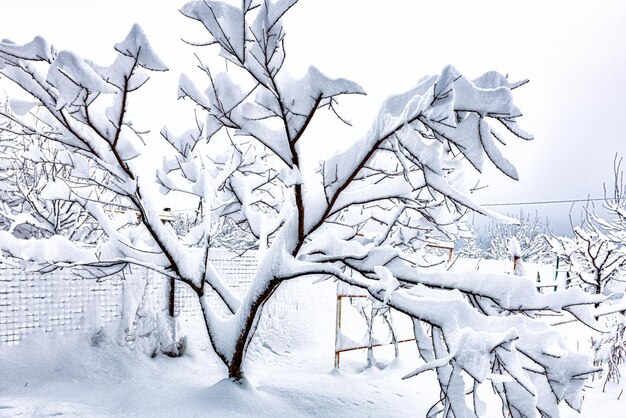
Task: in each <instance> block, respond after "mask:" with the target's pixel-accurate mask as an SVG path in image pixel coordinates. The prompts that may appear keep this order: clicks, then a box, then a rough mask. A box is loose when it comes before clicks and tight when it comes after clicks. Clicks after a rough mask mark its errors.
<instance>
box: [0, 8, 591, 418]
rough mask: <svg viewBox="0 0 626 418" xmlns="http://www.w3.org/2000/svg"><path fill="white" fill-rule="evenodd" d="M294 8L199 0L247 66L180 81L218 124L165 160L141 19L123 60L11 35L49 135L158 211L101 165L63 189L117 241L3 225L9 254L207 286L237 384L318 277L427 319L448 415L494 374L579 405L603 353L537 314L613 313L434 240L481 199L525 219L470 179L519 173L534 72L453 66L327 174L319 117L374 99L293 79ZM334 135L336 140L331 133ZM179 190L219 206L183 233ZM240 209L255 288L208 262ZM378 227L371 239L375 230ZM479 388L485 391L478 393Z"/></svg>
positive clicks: (545, 400)
mask: <svg viewBox="0 0 626 418" xmlns="http://www.w3.org/2000/svg"><path fill="white" fill-rule="evenodd" d="M295 3H296V1H295V0H280V1H265V2H256V1H250V0H244V1H243V2H242V3H241V7H235V6H231V5H229V4H225V3H222V2H219V1H211V0H204V1H194V2H190V3H188V4H187V5H185V6H184V7H183V8H182V10H181V11H182V13H183V14H184V15H185V16H187V17H189V18H190V19H192V20H195V21H198V22H200V23H201V24H202V26H203V27H204V28H205V29H206V30H207V32H208V35H210V37H211V40H210V41H209V42H207V43H206V45H205V46H208V47H209V48H215V49H217V50H218V51H217V52H218V53H219V55H220V56H221V57H223V58H224V59H225V60H226V61H227V62H228V72H225V71H216V68H210V66H208V65H206V64H204V63H201V64H200V66H199V67H200V70H201V75H202V76H203V77H204V78H203V81H202V83H203V85H202V86H198V84H197V83H199V82H200V81H197V80H196V81H194V80H193V79H192V77H191V76H189V75H185V74H183V75H182V76H181V79H180V88H179V98H183V99H185V100H189V101H191V102H192V103H194V104H195V105H196V106H197V107H198V109H199V110H200V111H201V112H203V113H204V114H205V116H206V122H199V121H198V123H197V125H196V126H195V127H193V128H192V129H190V130H189V131H188V132H186V133H185V134H184V135H182V136H176V135H173V134H172V133H171V132H169V131H168V130H167V129H163V130H162V131H161V136H162V138H163V139H164V140H165V141H166V143H167V144H169V148H168V151H167V155H166V156H165V158H164V161H163V165H162V166H161V167H160V168H159V169H157V170H155V171H154V172H150V170H146V169H145V166H143V165H142V158H141V156H142V154H143V152H144V151H145V150H146V145H145V144H147V143H153V142H154V141H157V140H159V137H158V136H153V135H151V134H149V133H147V131H146V130H144V129H143V128H140V127H137V126H135V125H133V124H132V123H131V122H130V121H131V119H130V118H131V116H130V114H131V113H132V112H131V110H132V107H128V103H129V101H130V100H131V98H132V97H133V96H134V95H136V94H138V93H137V91H140V90H141V88H142V86H144V85H145V83H146V82H147V81H148V79H149V76H148V74H149V73H150V72H155V71H156V72H158V71H166V70H167V66H166V65H165V63H163V62H162V61H161V59H159V57H158V56H157V54H156V52H155V50H154V48H153V47H152V46H151V44H150V43H149V42H148V40H147V37H146V35H145V34H144V32H143V31H142V30H141V28H140V27H139V26H138V25H135V26H134V27H133V28H132V29H131V31H130V33H129V35H128V36H127V38H126V39H125V40H124V41H123V42H121V43H118V44H116V45H115V50H116V51H117V57H116V59H115V61H114V62H113V63H112V64H111V65H109V66H100V65H97V64H95V63H93V62H91V61H87V60H85V59H83V58H81V57H79V56H77V55H76V54H74V53H72V52H69V51H63V50H61V51H58V50H56V49H55V48H52V47H50V45H48V44H47V43H46V41H44V40H43V39H42V38H35V39H34V40H33V41H32V42H30V43H28V44H26V45H21V46H20V45H15V44H14V43H11V42H6V41H5V42H2V43H0V73H1V74H3V75H4V76H5V77H7V78H9V79H11V80H13V81H14V82H15V83H16V84H17V85H19V86H20V87H22V88H23V89H24V90H25V91H26V92H27V93H29V94H30V95H31V96H32V97H33V100H34V101H35V104H36V106H37V107H38V108H39V113H40V114H39V118H40V120H42V121H43V122H44V123H45V124H46V125H45V131H46V133H47V138H49V139H50V140H51V141H54V142H56V143H57V144H59V146H60V147H61V148H62V149H63V150H64V151H66V152H68V153H70V154H71V155H77V156H80V157H81V158H83V159H84V160H85V161H86V164H87V166H88V167H94V168H96V167H97V168H98V169H99V170H103V171H104V172H107V173H108V174H109V178H108V182H107V183H106V188H107V190H108V191H110V192H113V193H114V194H115V195H116V197H117V198H118V204H119V205H123V206H125V207H127V208H128V209H129V211H131V212H133V213H134V212H137V213H139V215H140V216H139V222H138V223H137V224H135V223H130V222H122V220H121V219H118V217H113V219H110V218H109V217H108V216H105V215H104V210H103V207H104V206H105V205H106V204H108V203H109V202H106V201H101V200H99V199H98V195H94V194H93V193H89V192H90V190H92V188H93V187H96V185H98V184H97V183H96V182H95V180H94V179H92V178H88V179H85V181H86V182H87V183H88V184H89V186H90V187H91V188H90V187H84V188H75V187H71V184H69V183H68V182H60V183H58V185H57V187H54V190H52V191H51V192H50V193H49V194H47V198H48V199H50V200H59V199H64V200H68V201H71V202H77V203H78V204H80V205H81V207H83V208H84V209H85V210H86V211H87V212H88V213H89V214H90V216H92V217H93V218H94V219H95V220H97V222H98V223H99V226H100V228H102V231H103V234H104V237H105V239H104V240H103V242H101V243H99V244H98V246H97V248H95V249H85V248H81V247H80V246H78V245H77V244H75V243H74V242H72V241H71V240H69V239H67V238H64V237H61V236H54V237H52V238H54V240H55V241H54V245H55V247H54V251H52V250H51V242H52V238H51V239H41V240H39V241H29V242H26V241H23V240H21V239H19V238H18V237H15V236H13V235H4V236H3V237H2V238H3V239H2V240H0V249H1V250H2V251H3V252H4V253H7V254H10V255H13V256H19V257H22V258H24V259H28V260H30V261H32V262H45V263H52V264H55V265H59V264H61V265H66V266H77V265H78V266H82V267H84V268H90V267H102V266H104V265H106V266H111V265H119V264H137V265H142V266H145V267H148V268H151V269H153V270H155V271H157V272H160V273H162V274H163V275H164V276H167V277H169V278H173V279H175V280H178V281H180V282H182V283H185V284H186V285H187V286H189V288H190V289H191V290H192V291H193V292H194V293H195V294H196V295H197V297H198V300H199V302H200V306H201V308H202V311H203V317H202V318H203V320H204V322H205V325H206V329H207V332H208V335H209V339H210V342H211V344H212V347H213V349H214V350H215V352H216V354H217V355H218V356H219V358H220V359H221V360H222V361H223V362H224V364H225V365H226V366H227V368H228V373H229V375H230V377H231V378H232V379H234V380H236V381H241V380H242V379H243V377H244V376H243V361H244V358H245V354H246V350H247V348H248V346H249V344H250V341H251V339H252V338H253V336H254V332H255V330H256V327H257V325H258V323H259V318H260V316H261V314H262V311H263V306H264V305H265V303H266V302H267V301H268V300H269V299H270V298H271V296H272V295H273V294H274V292H275V291H276V290H277V289H278V288H279V286H280V285H281V283H284V282H285V281H288V280H291V279H295V278H298V277H302V276H307V275H319V276H321V277H325V276H332V277H334V278H335V279H337V280H341V281H343V282H345V283H347V284H349V285H352V286H356V287H360V288H362V289H366V290H367V291H368V292H369V293H370V295H372V297H373V298H375V299H376V300H378V301H379V302H381V303H383V304H385V305H387V306H389V307H392V308H394V309H397V310H399V311H401V312H404V313H406V314H408V315H410V316H411V317H412V318H413V319H414V325H415V327H414V328H415V335H416V338H417V341H418V348H419V352H420V355H421V357H422V359H424V360H425V361H426V364H425V365H423V366H420V367H419V368H417V369H416V370H415V371H414V372H412V373H411V374H410V375H415V374H417V373H420V372H422V371H425V370H435V372H436V376H437V381H438V382H439V386H440V389H441V402H440V403H438V404H437V405H436V406H435V407H434V409H433V411H435V410H438V408H439V406H440V405H441V407H442V409H441V412H442V413H443V415H444V416H456V417H460V416H476V415H480V414H481V413H482V409H481V401H480V399H479V397H478V391H476V390H475V389H476V388H477V387H478V386H479V385H480V384H483V383H487V384H489V383H490V384H491V385H492V386H493V387H494V388H495V390H496V391H497V393H498V394H499V395H500V398H501V401H502V404H503V414H505V415H506V414H509V415H510V416H513V417H534V416H536V415H537V413H538V411H539V413H541V414H543V415H548V416H551V415H558V404H559V402H561V401H562V400H565V401H566V402H567V403H569V404H570V405H572V406H573V407H575V408H576V407H578V406H579V405H580V400H581V399H580V393H579V391H580V389H581V387H582V385H583V382H584V379H585V377H586V376H587V375H588V374H589V373H591V372H592V371H593V370H594V368H593V367H592V365H591V361H590V359H589V358H586V357H585V356H582V355H579V354H577V353H573V352H570V351H568V350H567V349H566V348H565V347H564V345H563V344H562V343H561V342H560V340H559V337H558V335H557V334H556V333H554V332H553V331H552V330H551V329H550V328H549V327H548V326H547V325H544V324H542V323H540V322H537V321H535V320H534V319H533V317H534V316H535V315H536V314H537V313H539V312H541V311H542V310H550V311H556V312H559V311H567V312H570V313H572V314H573V315H575V316H576V317H578V318H580V319H582V320H584V321H585V322H586V323H588V324H590V325H592V326H595V322H594V320H593V317H592V316H591V315H589V313H588V311H587V309H586V308H587V305H588V304H593V303H595V302H597V301H598V300H599V299H598V297H596V296H594V295H590V294H587V293H585V292H582V291H580V290H577V289H572V290H569V291H566V292H563V293H558V294H557V293H555V294H549V295H540V294H538V293H537V292H536V290H535V289H534V286H533V285H532V283H529V282H528V281H527V280H526V279H524V278H518V277H506V276H502V275H480V274H478V273H475V272H472V273H466V274H458V273H451V272H439V271H432V270H429V269H426V268H424V267H423V266H422V265H421V260H420V258H419V255H418V254H417V253H416V252H415V249H419V248H421V247H422V246H423V245H424V243H426V242H429V240H430V239H433V238H440V239H447V240H450V239H452V238H454V236H455V235H456V234H457V232H458V231H459V221H460V220H461V219H462V217H463V216H464V215H465V213H466V212H467V211H468V210H472V211H475V212H478V213H481V214H484V215H487V216H490V217H492V218H493V219H497V220H500V221H503V222H507V221H509V219H508V218H506V217H503V216H501V215H498V214H496V213H493V212H490V211H488V210H486V209H484V208H482V207H480V206H479V205H477V204H476V203H474V202H473V201H472V200H471V199H470V198H469V183H470V182H469V181H468V178H469V177H472V176H473V175H474V174H475V173H476V172H477V171H478V172H480V171H481V170H482V169H483V168H484V166H485V165H486V164H493V165H495V167H497V168H498V169H499V170H500V171H502V172H503V173H504V174H505V175H507V176H509V177H512V178H514V179H516V178H517V171H516V169H515V167H514V166H513V164H512V163H510V162H509V161H508V160H507V159H506V158H505V157H504V156H503V155H502V152H501V150H500V146H499V145H498V144H499V143H504V139H503V136H502V134H501V133H499V132H498V129H497V127H498V126H500V127H503V128H504V129H505V130H506V131H509V132H510V133H511V134H512V136H514V137H519V138H522V139H525V140H529V139H532V137H531V136H530V135H529V134H527V133H526V132H524V131H523V130H522V129H521V128H520V127H519V126H518V124H517V118H518V117H520V116H521V111H520V110H519V109H518V108H517V107H516V106H515V105H514V104H513V90H514V89H516V88H518V87H520V86H521V85H523V84H525V81H520V82H512V81H510V80H508V79H507V77H506V76H504V75H502V74H499V73H497V72H488V73H485V74H484V75H482V76H480V77H478V78H475V79H469V78H467V77H465V76H463V74H462V73H461V72H459V71H458V70H457V69H456V68H454V67H452V66H447V67H445V68H444V69H443V70H442V71H441V73H439V74H436V75H432V76H427V77H424V78H421V79H420V80H419V81H418V82H417V84H416V85H415V87H414V88H412V89H410V90H408V91H407V92H404V93H401V94H398V95H395V96H391V97H389V98H388V99H387V100H386V101H385V102H384V103H383V105H382V108H381V110H380V112H379V114H378V116H377V117H376V119H375V120H374V121H373V124H372V127H371V129H370V131H369V132H368V133H367V134H366V135H365V136H364V137H363V138H362V139H360V140H358V141H355V142H354V143H352V144H351V145H350V146H348V147H347V148H346V149H345V150H343V151H341V152H338V153H337V154H335V155H334V156H333V157H331V158H329V159H327V160H325V161H323V162H321V163H320V164H319V165H318V166H317V170H315V171H308V170H307V169H306V167H309V166H311V165H313V164H309V165H307V164H305V162H306V160H307V159H310V158H311V156H308V155H306V154H305V153H303V152H302V149H301V144H302V143H303V142H304V141H315V138H313V137H311V135H309V134H308V133H309V131H308V127H309V126H311V123H315V121H314V120H315V119H316V116H317V114H318V112H321V111H323V110H325V109H326V110H330V111H333V113H331V114H337V109H336V107H337V100H338V97H339V96H342V95H346V94H363V93H364V92H363V89H362V88H361V87H360V86H359V85H358V84H356V83H355V82H352V81H349V80H346V79H341V78H340V79H332V78H330V77H327V76H326V75H324V74H323V73H322V72H321V71H319V70H318V69H316V68H315V67H310V69H309V70H308V72H307V73H306V74H305V75H304V76H303V77H301V78H298V79H296V78H294V77H292V76H290V75H289V74H288V73H287V71H286V70H285V63H286V61H287V59H286V57H287V56H286V54H285V50H284V39H285V30H284V28H283V26H282V22H281V17H282V16H283V15H284V14H285V13H286V12H287V11H288V10H289V9H290V8H291V7H292V6H293V5H294V4H295ZM390 71H391V70H390ZM16 119H17V118H16ZM344 121H345V120H344V119H342V118H339V120H338V123H342V122H344ZM329 125H332V124H329ZM326 128H328V129H329V130H330V133H329V135H328V136H329V137H332V126H326ZM207 142H209V143H208V145H207ZM220 144H222V145H223V144H225V145H226V146H225V147H224V146H220ZM474 168H475V169H476V170H474ZM155 185H158V186H159V187H158V188H157V187H156V186H155ZM170 192H172V193H185V194H187V195H189V196H191V197H192V198H193V199H195V200H196V201H197V202H198V205H199V206H200V207H202V214H201V217H200V221H199V222H198V224H197V225H196V226H194V227H193V228H192V229H190V231H189V232H188V233H187V235H186V236H185V237H184V238H179V237H178V236H176V233H175V231H174V230H173V229H172V228H171V227H167V226H164V225H163V224H162V222H161V220H160V219H159V216H158V210H157V207H158V206H157V204H158V203H159V202H160V199H161V193H170ZM222 219H230V220H231V221H232V222H234V223H235V224H236V225H238V226H240V227H243V228H245V229H246V230H247V231H248V232H249V233H250V234H252V235H254V237H255V239H256V240H257V241H258V245H259V251H260V252H261V254H263V255H262V256H261V259H260V263H259V268H258V271H257V273H256V276H255V277H254V279H253V282H252V285H251V288H250V289H249V291H248V292H247V293H246V294H245V296H243V297H242V298H239V297H237V296H236V295H235V294H234V293H233V292H232V291H231V289H229V287H228V286H226V285H225V284H224V281H223V280H222V278H221V277H220V275H219V274H218V273H217V272H216V270H215V268H213V266H212V265H211V263H210V261H209V259H208V251H209V248H210V247H211V245H212V239H213V237H214V236H215V235H216V233H217V230H218V226H219V225H220V224H221V222H223V221H222ZM362 232H366V233H367V234H368V235H370V236H371V239H369V240H368V241H369V242H365V241H363V240H360V239H359V238H360V237H359V235H360V234H362ZM31 249H32V251H31ZM503 284H505V285H503ZM210 291H211V292H215V294H217V296H218V297H219V298H220V299H221V300H222V301H223V303H224V305H225V306H226V308H227V309H228V311H229V314H228V315H227V317H226V318H224V317H223V316H221V315H220V314H219V313H218V312H217V311H214V310H213V309H212V307H211V306H210V305H209V303H208V297H207V296H208V293H209V292H210ZM424 324H429V326H430V327H431V329H432V332H431V333H430V335H428V334H426V333H425V332H424V328H423V325H424ZM466 384H469V387H470V388H473V390H472V395H473V399H471V400H470V402H469V403H468V402H467V400H468V399H466Z"/></svg>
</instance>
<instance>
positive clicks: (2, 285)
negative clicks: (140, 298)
mask: <svg viewBox="0 0 626 418" xmlns="http://www.w3.org/2000/svg"><path fill="white" fill-rule="evenodd" d="M210 258H211V261H212V262H213V265H214V266H215V267H216V269H217V270H218V271H219V272H220V273H221V274H222V276H223V277H224V279H225V280H226V282H227V283H228V284H229V286H230V287H231V288H232V289H233V291H234V292H235V293H237V294H241V295H243V293H244V292H245V291H246V290H247V289H248V287H249V286H250V282H251V280H252V277H253V276H254V274H255V272H256V268H257V254H256V252H254V251H248V252H246V253H245V254H241V255H240V254H236V253H233V252H228V251H222V250H212V251H211V253H210ZM131 283H132V284H133V285H135V286H140V287H142V288H145V291H144V292H142V293H146V294H148V295H150V296H151V297H155V298H156V301H157V305H158V306H162V307H163V309H164V310H165V309H167V304H166V303H167V302H166V292H165V288H166V285H167V280H165V278H164V277H161V276H160V275H159V274H157V273H154V272H153V271H151V270H147V269H144V268H136V267H133V268H132V269H130V270H128V271H125V272H124V274H118V275H114V276H111V277H108V278H106V279H102V280H93V279H85V278H83V277H81V276H80V275H78V274H76V273H74V272H72V271H70V270H57V271H54V272H52V273H46V274H41V273H36V272H24V271H22V270H21V269H19V268H15V267H9V266H3V265H0V344H10V345H15V344H18V343H19V342H20V341H21V340H22V338H23V337H24V336H26V335H29V334H35V333H38V332H58V333H67V332H74V331H80V330H86V329H88V328H89V327H90V326H92V325H93V324H92V323H91V322H93V321H94V318H97V319H96V320H97V321H99V322H101V323H107V322H111V321H115V320H120V319H121V318H122V315H123V309H124V306H125V298H128V297H132V296H131V294H132V293H133V292H130V291H128V286H129V284H131ZM135 294H136V293H135ZM211 303H212V304H214V305H217V304H219V302H218V300H217V298H215V300H211ZM175 305H176V306H175V314H176V315H177V316H179V315H180V316H181V317H182V319H184V320H193V317H194V316H195V315H198V314H200V313H199V306H198V302H197V298H196V297H195V295H194V294H192V292H191V291H190V290H189V289H188V288H187V287H186V285H181V284H178V283H177V284H176V304H175Z"/></svg>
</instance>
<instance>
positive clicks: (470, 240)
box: [459, 227, 485, 258]
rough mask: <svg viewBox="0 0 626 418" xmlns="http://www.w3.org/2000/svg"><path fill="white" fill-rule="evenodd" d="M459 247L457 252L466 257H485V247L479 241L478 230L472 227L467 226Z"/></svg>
mask: <svg viewBox="0 0 626 418" xmlns="http://www.w3.org/2000/svg"><path fill="white" fill-rule="evenodd" d="M460 242H461V245H462V246H461V248H460V250H459V254H460V255H461V257H466V258H483V257H485V249H484V248H483V245H482V243H481V242H480V237H479V236H478V231H477V230H476V228H474V227H469V228H468V231H467V234H465V236H463V237H462V239H461V241H460Z"/></svg>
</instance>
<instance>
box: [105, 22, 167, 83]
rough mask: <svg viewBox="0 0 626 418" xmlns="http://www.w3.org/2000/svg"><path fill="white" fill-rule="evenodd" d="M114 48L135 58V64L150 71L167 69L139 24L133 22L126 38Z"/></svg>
mask: <svg viewBox="0 0 626 418" xmlns="http://www.w3.org/2000/svg"><path fill="white" fill-rule="evenodd" d="M115 50H116V51H118V52H119V53H120V54H122V55H126V56H127V57H131V58H133V59H135V60H137V64H139V65H140V66H142V67H143V68H145V69H146V70H152V71H167V69H168V68H167V67H166V66H165V64H163V61H161V59H160V58H159V56H158V55H157V54H156V52H155V51H154V49H152V46H151V45H150V41H148V37H147V36H146V34H145V33H144V31H143V29H141V26H139V25H138V24H136V23H135V24H134V25H133V27H132V29H131V30H130V32H129V33H128V35H127V36H126V39H124V41H123V42H120V43H118V44H115Z"/></svg>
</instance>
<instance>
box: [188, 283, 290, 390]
mask: <svg viewBox="0 0 626 418" xmlns="http://www.w3.org/2000/svg"><path fill="white" fill-rule="evenodd" d="M281 283H282V281H281V280H270V281H268V282H267V285H266V286H265V287H264V288H263V289H261V291H260V292H258V293H257V294H256V296H255V297H254V298H253V299H252V300H251V301H248V302H249V303H246V302H245V301H244V303H243V304H242V305H241V307H240V308H239V309H244V310H245V312H242V313H241V315H242V319H241V325H240V327H239V329H238V330H237V333H238V336H237V339H236V341H235V344H234V347H224V348H223V349H221V348H220V347H219V345H218V344H217V343H216V338H219V337H218V336H217V335H216V333H219V330H217V331H216V330H212V328H211V324H210V323H209V319H208V318H209V313H208V312H205V310H206V309H207V308H208V307H206V306H205V305H204V304H203V303H202V301H201V299H202V297H203V295H202V294H201V293H198V294H197V295H198V299H199V301H200V307H201V309H202V313H203V315H202V316H203V319H204V324H205V327H206V329H207V333H208V335H209V341H210V342H211V346H212V347H213V350H214V351H215V353H216V354H217V355H218V357H219V358H220V359H221V360H222V362H223V363H224V365H225V366H226V367H227V368H228V377H229V378H230V379H231V380H233V381H234V382H237V383H241V382H242V381H243V378H244V370H243V361H244V359H245V355H246V351H247V349H248V346H249V344H250V341H251V340H252V337H253V336H254V332H255V331H256V328H257V325H258V322H259V319H260V317H261V314H262V311H263V306H264V305H265V302H267V301H268V300H269V298H270V297H271V296H272V294H273V293H274V292H275V291H276V289H278V287H279V286H280V284H281ZM237 314H239V312H237V313H235V315H237Z"/></svg>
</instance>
